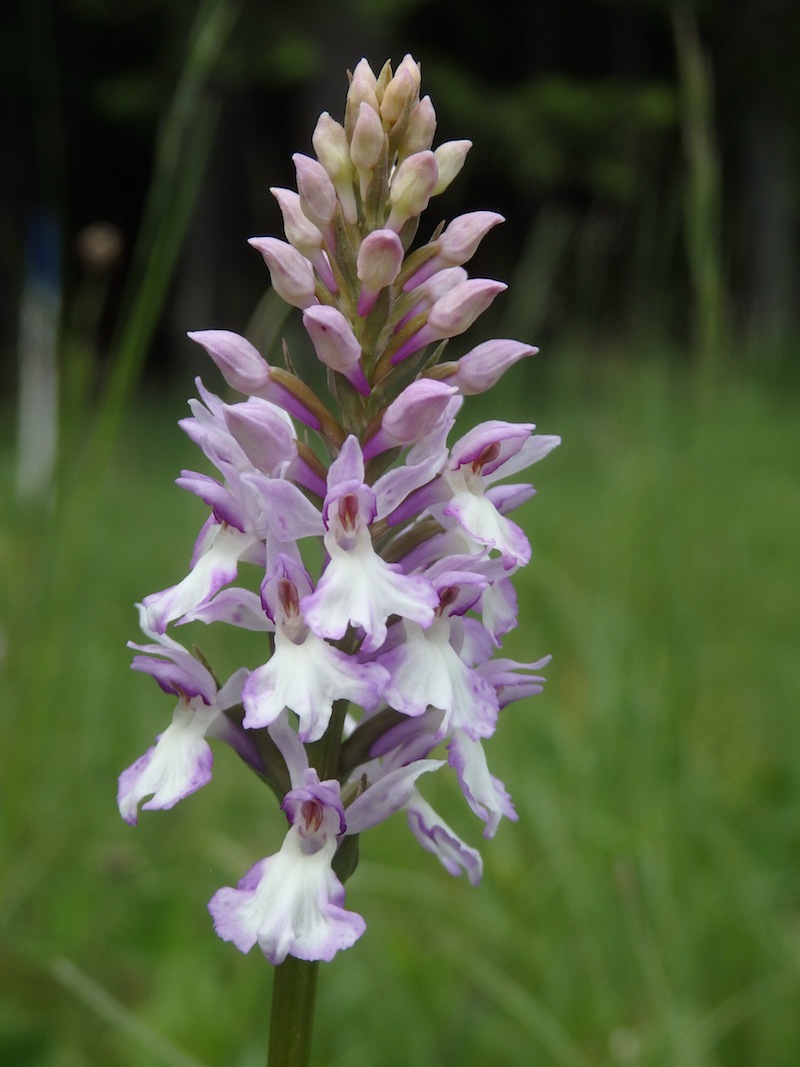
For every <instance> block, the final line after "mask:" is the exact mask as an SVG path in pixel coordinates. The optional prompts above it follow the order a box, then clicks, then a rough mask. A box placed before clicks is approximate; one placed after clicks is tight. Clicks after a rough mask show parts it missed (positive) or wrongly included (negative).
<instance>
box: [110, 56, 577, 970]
mask: <svg viewBox="0 0 800 1067" xmlns="http://www.w3.org/2000/svg"><path fill="white" fill-rule="evenodd" d="M435 130H436V115H435V112H434V109H433V105H432V104H431V101H430V99H429V98H428V97H427V96H425V97H422V98H420V68H419V65H418V64H417V63H416V62H415V61H414V60H413V59H412V58H411V57H410V56H406V57H405V58H404V59H403V61H402V62H401V64H400V65H399V66H398V68H397V70H396V71H394V72H393V71H392V68H391V66H390V64H388V63H387V64H386V65H385V66H384V67H383V69H382V70H381V72H380V73H379V74H378V75H376V74H375V73H374V72H373V70H372V69H371V68H370V66H369V64H368V63H367V62H366V60H361V62H360V63H359V64H358V65H357V66H356V68H355V70H354V71H353V74H352V77H351V80H350V86H349V90H348V93H347V102H346V107H345V114H344V121H343V123H339V122H337V121H336V120H335V119H333V118H332V117H331V116H330V115H329V114H327V113H325V114H323V115H321V116H320V119H319V121H318V122H317V125H316V129H315V130H314V134H313V138H312V143H313V147H314V152H315V155H316V158H312V157H310V156H305V155H301V154H297V155H295V156H294V164H295V168H296V176H297V190H296V191H294V190H287V189H273V190H272V192H273V193H274V195H275V198H276V200H277V202H278V205H279V208H280V211H281V214H282V216H283V222H284V232H285V237H286V240H285V241H282V240H279V239H277V238H274V237H255V238H252V239H251V241H250V243H251V244H252V245H253V247H254V248H256V249H257V250H258V251H259V252H260V253H261V254H262V256H263V258H264V260H265V262H266V264H267V267H268V269H269V273H270V277H271V280H272V286H273V288H274V290H275V291H276V293H278V295H279V296H280V297H281V298H282V299H283V300H285V301H286V302H287V303H289V304H290V305H292V306H293V307H295V308H298V309H300V310H301V311H302V323H303V326H304V328H305V331H306V333H307V335H308V343H309V349H310V350H311V349H313V351H314V353H316V356H317V358H318V359H319V360H320V362H321V363H322V364H324V366H325V367H326V369H327V375H328V382H329V388H330V396H329V397H325V398H323V397H320V396H318V395H317V394H316V393H315V392H314V391H313V390H312V389H311V388H310V387H309V386H308V384H307V383H306V382H304V381H302V380H301V379H300V378H299V377H298V376H297V375H296V374H294V373H293V372H292V371H291V370H290V369H287V368H285V367H279V366H275V365H274V364H273V363H268V362H267V361H266V360H265V359H264V358H263V357H262V355H261V354H260V353H259V352H258V351H257V350H256V349H255V348H254V347H253V345H251V344H250V343H249V342H248V341H247V340H245V338H243V337H240V336H239V335H237V334H234V333H230V332H228V331H225V330H205V331H201V332H198V333H192V334H190V337H192V338H193V340H195V341H197V342H198V343H199V344H200V345H202V346H203V347H204V348H205V350H206V351H207V353H208V354H209V355H210V357H211V358H212V360H213V361H214V363H215V364H216V366H217V367H218V368H219V370H220V371H221V373H222V376H223V378H224V379H225V381H226V382H227V384H228V385H229V386H230V388H231V389H232V390H234V391H235V392H237V393H239V394H242V395H243V397H244V399H240V400H237V401H234V402H227V401H224V400H223V399H221V398H220V397H218V396H216V395H214V394H213V393H211V392H209V391H208V390H207V389H206V388H205V387H204V386H203V384H202V382H201V381H200V379H198V380H197V386H198V390H199V399H197V400H193V401H191V402H190V407H191V417H189V418H187V419H185V420H183V422H182V426H183V429H184V430H185V431H186V433H187V434H188V435H189V437H190V438H191V439H192V441H194V442H195V443H196V444H197V445H198V447H199V448H200V449H201V450H202V452H203V453H204V454H205V456H206V458H207V459H208V460H209V461H210V463H211V464H212V465H213V467H214V468H215V469H216V472H217V474H216V476H215V477H212V476H210V475H208V474H203V473H199V472H196V471H183V472H182V474H181V476H180V478H179V479H178V484H179V485H180V486H181V487H182V488H184V489H187V490H188V491H189V492H191V493H194V494H195V495H196V496H198V497H199V498H200V499H201V500H203V501H204V502H205V504H206V505H207V506H208V508H209V517H208V519H207V521H206V522H205V524H204V525H203V527H202V529H201V531H200V533H199V536H198V538H197V542H196V544H195V549H194V553H193V556H192V561H191V566H190V569H189V573H188V574H187V575H186V576H185V577H184V578H183V579H182V580H181V581H180V582H178V584H177V585H174V586H171V587H170V588H168V589H165V590H163V591H162V592H159V593H155V594H153V595H151V596H148V597H146V598H145V599H144V601H143V603H142V604H141V605H140V607H139V610H140V624H141V628H142V630H143V632H144V633H145V635H146V637H147V643H146V644H143V645H132V646H131V647H133V648H134V649H136V652H137V654H136V656H135V657H134V660H133V667H134V669H135V670H139V671H144V672H145V673H148V674H151V675H152V676H153V677H154V679H155V680H156V682H157V683H158V684H159V685H160V687H161V688H162V689H163V690H164V691H165V692H167V693H170V694H172V695H173V697H175V698H176V700H177V703H176V706H175V709H174V713H173V718H172V722H171V723H170V725H169V726H168V727H167V729H166V730H165V731H164V732H163V733H162V734H160V736H159V737H158V738H157V740H156V743H155V744H154V745H153V747H152V748H150V749H149V750H148V751H147V752H146V753H145V755H144V756H142V757H141V758H140V759H138V760H137V761H136V762H135V763H134V764H133V765H132V766H131V767H129V768H128V769H127V770H126V771H124V772H123V774H122V775H121V776H120V781H119V794H118V802H119V807H120V811H121V813H122V816H123V818H125V819H126V820H127V821H128V822H129V823H132V824H134V823H135V822H136V821H137V818H138V810H139V806H140V804H142V802H144V803H143V804H142V806H143V807H144V808H146V809H153V808H162V809H163V808H170V807H172V806H173V805H174V804H175V803H176V802H177V801H179V800H181V799H182V798H184V797H186V796H188V795H189V794H191V793H193V792H194V791H195V790H197V789H199V788H200V787H201V786H203V785H205V784H206V783H207V782H208V781H209V780H210V778H211V771H212V754H211V748H210V744H209V742H210V741H212V740H215V741H222V742H225V743H226V744H227V745H229V746H230V747H232V748H233V749H234V750H235V752H236V753H237V754H238V755H239V756H240V757H241V759H242V760H243V761H244V763H245V764H247V765H248V766H249V767H250V768H251V769H252V770H253V771H254V772H255V773H256V774H257V775H258V776H259V777H260V778H262V779H263V781H264V782H265V783H266V784H267V785H269V786H270V787H271V789H272V790H273V791H274V792H275V794H276V795H277V797H278V799H279V801H280V805H281V808H282V810H283V812H284V814H285V815H286V819H287V822H288V830H287V834H286V838H285V840H284V844H283V846H282V848H281V850H280V851H279V852H278V853H277V854H275V855H273V856H270V857H268V858H267V859H264V860H261V861H259V862H258V863H256V864H255V866H254V867H252V868H251V870H250V871H249V872H247V874H245V876H244V877H243V878H242V880H241V881H240V882H239V884H238V886H236V887H226V888H224V889H221V890H219V892H218V893H216V894H215V896H214V897H213V899H212V901H211V903H210V905H209V909H210V911H211V914H212V917H213V920H214V925H215V928H216V930H217V932H218V934H219V935H220V936H221V937H223V938H224V939H226V940H229V941H232V942H233V943H234V944H235V945H236V946H237V947H238V948H240V949H241V950H242V951H247V950H249V949H250V948H251V947H252V946H253V945H254V944H256V943H257V944H258V945H259V947H260V948H261V950H262V951H263V953H264V954H265V955H266V956H267V958H268V959H270V960H271V961H272V962H273V963H280V962H281V961H282V960H283V959H284V958H285V957H286V956H287V955H288V954H291V955H294V956H296V957H298V958H300V959H308V960H317V959H325V960H327V959H331V958H332V956H333V955H335V953H336V952H337V951H338V950H339V949H342V948H346V947H348V946H349V945H351V944H353V942H354V941H355V940H356V939H357V938H358V937H359V936H360V935H361V933H362V932H363V930H364V926H365V924H364V920H363V919H362V917H361V916H360V915H357V914H356V913H354V912H351V911H348V910H346V909H345V907H344V887H343V882H344V881H345V879H346V878H347V877H348V876H349V875H350V874H351V873H352V870H353V869H354V867H355V865H356V863H357V847H356V846H357V841H358V837H359V835H360V834H361V833H362V832H363V831H365V830H368V829H371V828H372V827H373V826H376V825H377V824H378V823H380V822H382V821H384V820H385V819H386V818H388V817H389V816H390V815H392V814H394V813H395V812H398V811H405V813H406V815H407V818H408V822H409V826H410V828H411V830H412V832H413V833H414V835H415V836H416V837H417V839H418V840H419V842H420V843H421V844H422V846H423V847H424V848H425V849H426V850H428V851H429V852H431V853H433V854H434V855H435V856H436V857H438V859H439V860H440V861H441V863H442V864H443V866H444V867H445V868H446V869H447V870H448V871H450V872H451V873H453V874H459V873H461V872H464V873H466V875H467V877H468V879H469V880H470V881H471V882H473V883H475V882H477V881H478V880H479V878H480V875H481V858H480V854H479V853H478V852H477V851H476V850H475V849H474V848H472V847H471V846H470V845H468V844H466V843H465V842H464V841H462V840H461V838H460V837H459V836H458V834H457V833H456V832H455V831H454V830H453V829H452V828H451V827H450V826H448V825H447V824H446V823H445V821H444V820H443V819H442V818H441V817H440V816H439V815H437V813H436V812H435V811H434V810H433V809H432V808H431V806H430V805H429V804H428V803H427V802H426V801H425V800H424V799H423V796H422V794H421V792H420V790H419V789H418V779H420V778H421V777H422V776H424V775H426V774H428V773H430V772H432V771H434V770H437V769H438V768H440V767H442V766H444V765H445V764H447V765H449V766H450V768H451V769H452V770H453V771H455V775H456V778H457V780H458V783H459V785H460V787H461V790H462V792H463V794H464V797H465V799H466V801H467V804H468V805H469V807H470V808H471V809H472V811H473V812H474V813H475V814H476V815H477V816H478V818H479V819H480V820H482V822H483V823H484V836H486V837H491V836H492V835H493V834H494V833H495V831H496V829H497V826H498V824H499V822H500V820H501V818H502V817H503V816H506V817H508V818H510V819H515V818H516V814H515V811H514V808H513V805H512V802H511V800H510V798H509V796H508V794H507V792H506V791H505V789H504V787H503V784H502V783H501V782H500V781H499V780H498V779H497V778H495V777H493V776H492V775H491V774H490V772H489V770H488V766H487V763H486V756H485V753H484V748H483V744H484V741H485V740H486V739H487V738H489V737H491V735H492V734H493V733H494V731H495V729H496V726H497V723H498V718H499V715H500V712H501V711H502V709H503V708H505V707H506V705H508V704H509V703H511V702H512V701H514V700H517V699H519V698H521V697H525V696H529V695H531V694H533V693H537V692H539V691H540V690H541V686H542V683H543V678H542V676H541V674H540V673H539V672H540V670H541V668H542V667H543V666H544V665H545V663H546V662H547V658H548V657H544V658H540V659H537V660H535V661H533V662H527V663H517V662H515V661H512V660H509V659H506V658H498V657H497V656H496V655H495V653H496V652H497V650H498V648H499V647H500V644H501V641H502V639H503V637H504V635H505V634H507V633H508V632H509V631H510V630H511V629H512V628H513V627H514V626H515V625H516V620H517V606H516V598H515V594H514V590H513V586H512V582H511V578H512V576H513V574H514V572H515V570H516V569H517V568H518V567H521V566H523V565H525V564H526V563H527V562H528V560H529V558H530V545H529V543H528V540H527V538H526V536H525V534H524V533H523V531H522V529H521V528H520V527H519V526H517V525H516V524H515V523H514V522H513V521H512V520H511V519H510V518H509V517H508V515H509V513H510V512H511V511H512V510H513V509H515V508H516V507H518V506H519V505H520V504H522V503H523V502H524V501H525V500H527V499H528V498H529V497H530V496H531V495H532V494H533V487H532V486H531V485H529V484H527V483H518V482H511V483H509V482H508V481H507V479H508V478H511V477H513V476H514V475H516V474H517V473H518V472H520V471H522V470H524V469H525V468H527V467H529V466H530V465H531V464H533V463H535V462H537V461H538V460H539V459H541V458H543V457H544V456H545V455H546V454H547V453H548V452H549V451H550V450H551V449H552V448H554V447H555V446H556V445H557V444H558V443H559V439H558V438H557V437H553V436H548V435H540V434H535V433H534V432H533V431H534V426H533V425H532V424H530V423H525V424H514V423H508V422H503V421H500V420H492V421H488V422H484V423H481V424H479V425H478V426H476V427H475V428H474V429H472V430H470V431H469V432H468V433H466V434H464V435H463V436H461V437H460V438H457V439H456V440H455V441H454V442H453V443H451V444H448V438H449V435H450V431H451V430H452V428H453V426H454V423H455V421H456V416H457V414H458V412H459V410H460V408H461V406H462V404H463V398H464V396H468V395H473V394H476V393H481V392H484V391H485V390H487V389H489V388H490V387H491V386H492V385H494V384H495V382H496V381H497V380H498V379H499V378H500V376H501V375H502V374H503V373H504V372H505V371H506V370H507V369H508V368H509V367H511V366H512V365H513V364H515V363H516V362H517V361H518V360H520V359H522V358H524V357H526V356H529V355H531V354H533V353H534V352H535V351H536V349H535V348H533V347H531V346H529V345H526V344H524V343H522V342H519V341H513V340H492V341H486V342H484V343H482V344H479V345H477V346H476V347H474V348H473V349H472V350H471V351H468V352H467V353H466V354H465V355H463V356H461V358H460V359H457V360H454V361H452V362H440V356H441V353H442V350H443V348H444V344H442V342H448V341H449V340H450V339H451V338H454V337H456V336H458V335H460V334H462V333H464V332H465V331H466V330H467V329H468V328H469V327H470V326H471V325H472V323H473V322H474V321H475V319H476V318H477V317H478V316H479V315H480V314H481V313H482V312H483V311H484V310H486V308H488V306H489V305H490V304H491V303H492V301H493V300H494V299H495V297H497V296H498V294H499V293H501V292H502V291H503V290H504V289H505V288H506V286H505V285H504V284H503V283H501V282H496V281H492V280H489V279H483V278H469V277H468V275H467V272H466V270H465V268H464V264H465V263H467V262H468V261H469V260H470V259H471V257H472V256H473V255H474V253H475V251H476V249H477V247H478V245H479V243H480V241H481V240H482V239H483V237H484V236H485V235H486V234H487V233H488V232H489V231H490V230H491V229H492V228H493V227H494V226H496V225H497V224H498V223H500V222H502V221H503V220H502V218H501V216H499V215H497V214H496V213H495V212H491V211H475V212H471V213H469V214H466V215H461V216H459V217H458V218H455V219H453V220H452V221H451V222H450V223H449V224H448V225H447V226H445V227H444V228H442V227H440V228H439V230H437V231H435V232H434V235H433V237H432V239H431V240H430V241H428V242H427V243H424V244H420V245H418V246H417V247H416V248H414V249H413V250H412V243H413V242H414V239H415V237H416V234H417V229H418V225H419V216H420V214H421V213H422V212H423V211H424V210H425V208H426V207H427V206H428V204H429V201H430V200H431V198H432V197H435V196H438V195H439V194H440V193H441V192H442V191H443V190H444V189H446V188H447V186H448V185H449V184H450V182H451V181H452V180H453V179H454V178H455V176H456V175H457V174H458V172H459V170H460V169H461V167H462V165H463V163H464V159H465V157H466V153H467V151H468V149H469V147H470V143H469V142H468V141H451V142H446V143H444V144H441V145H439V146H438V147H437V148H435V149H434V148H432V145H433V140H434V135H435ZM432 345H433V346H435V347H434V349H433V350H432V351H431V346H432ZM298 427H299V428H300V429H301V431H302V432H300V433H299V432H298ZM312 434H315V435H317V437H318V440H319V445H318V447H316V448H312V447H311V446H310V445H309V443H308V441H309V436H310V435H312ZM320 558H321V559H322V563H321V565H320V564H319V562H316V563H315V562H314V561H318V560H319V559H320ZM248 569H249V573H250V574H251V575H255V583H253V582H250V585H249V586H248V584H247V583H246V582H245V583H244V584H241V585H240V584H237V579H238V578H239V575H240V572H241V573H242V578H243V579H244V575H245V572H246V571H247V570H248ZM254 584H255V586H257V588H258V592H256V591H254V588H253V585H254ZM189 622H199V623H204V624H209V625H210V624H220V623H221V624H227V625H228V626H233V627H239V628H241V629H246V630H251V631H255V632H257V633H261V634H263V648H264V658H263V662H261V663H256V664H251V665H249V666H246V667H241V668H240V669H239V670H237V671H236V672H234V674H233V675H232V676H231V677H230V678H228V679H227V680H225V681H224V682H220V680H218V679H217V677H216V676H215V675H214V673H213V671H212V669H211V667H210V666H209V664H208V663H207V661H206V660H205V658H203V657H202V656H201V655H200V654H199V653H198V652H196V651H195V652H189V651H188V650H187V649H186V648H185V647H184V646H183V645H182V644H181V643H180V642H179V641H178V640H177V639H176V638H175V636H174V629H173V627H178V626H180V625H182V624H185V623H189Z"/></svg>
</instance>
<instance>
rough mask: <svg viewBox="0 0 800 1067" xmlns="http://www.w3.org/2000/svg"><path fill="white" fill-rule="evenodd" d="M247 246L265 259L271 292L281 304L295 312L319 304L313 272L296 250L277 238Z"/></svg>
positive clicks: (260, 239)
mask: <svg viewBox="0 0 800 1067" xmlns="http://www.w3.org/2000/svg"><path fill="white" fill-rule="evenodd" d="M247 243H248V244H250V245H252V246H253V248H255V249H257V251H259V252H260V253H261V255H262V256H263V257H264V261H265V262H266V264H267V266H268V267H269V276H270V280H271V282H272V288H273V289H274V290H275V292H276V293H277V294H278V296H279V297H280V298H281V299H282V300H285V301H286V303H287V304H291V305H292V306H293V307H296V308H307V307H309V306H310V305H311V304H316V303H317V298H316V295H315V288H316V286H315V282H314V271H313V270H312V268H311V264H310V263H309V262H308V260H307V259H306V258H305V256H302V255H301V254H300V253H299V252H298V251H297V249H296V248H292V246H291V245H289V244H286V242H285V241H279V240H278V238H277V237H251V238H250V239H249V241H248V242H247Z"/></svg>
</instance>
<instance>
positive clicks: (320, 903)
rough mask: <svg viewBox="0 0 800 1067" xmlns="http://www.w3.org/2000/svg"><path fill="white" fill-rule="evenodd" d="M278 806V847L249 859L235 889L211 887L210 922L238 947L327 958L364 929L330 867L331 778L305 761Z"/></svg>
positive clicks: (335, 801)
mask: <svg viewBox="0 0 800 1067" xmlns="http://www.w3.org/2000/svg"><path fill="white" fill-rule="evenodd" d="M281 807H282V809H283V811H284V813H285V814H286V817H287V819H288V820H289V831H288V833H287V834H286V837H285V838H284V842H283V845H282V847H281V850H280V852H278V853H277V854H276V855H275V856H270V857H268V858H267V859H263V860H260V861H259V862H258V863H256V864H255V866H253V867H251V868H250V870H249V871H248V872H247V874H246V875H245V876H244V878H242V880H241V881H240V882H239V884H238V885H237V887H236V888H235V889H231V888H228V887H226V888H224V889H220V890H219V891H218V892H217V893H215V894H214V896H213V897H212V898H211V901H210V903H209V905H208V909H209V911H210V912H211V915H212V918H213V920H214V928H215V930H216V931H217V933H218V934H219V936H220V937H221V938H222V939H223V941H232V942H233V943H234V944H235V945H236V947H237V948H238V949H239V950H240V951H241V952H248V951H249V950H250V949H251V948H252V947H253V945H255V944H258V947H259V948H260V949H261V951H262V952H263V953H264V955H265V956H266V957H267V959H268V960H269V961H270V962H271V963H275V964H278V963H282V962H283V961H284V960H285V959H286V957H287V956H288V955H289V953H291V954H292V955H293V956H295V957H297V959H301V960H331V959H333V957H334V956H335V955H336V953H337V952H338V951H339V950H340V949H343V948H349V947H350V946H351V945H352V944H353V943H354V942H355V941H357V940H358V938H359V937H361V935H362V934H363V932H364V930H365V929H366V923H365V922H364V920H363V919H362V917H361V916H360V915H357V914H356V913H355V912H351V911H346V910H345V909H344V908H343V907H342V905H343V903H344V886H343V885H342V883H341V882H340V881H339V879H338V878H337V877H336V875H335V874H334V873H333V869H332V868H331V861H332V860H333V856H334V853H335V852H336V847H337V839H338V838H339V837H340V835H342V834H343V833H344V830H345V827H346V823H345V816H344V809H343V807H342V802H341V799H340V795H339V783H338V782H337V781H325V782H320V780H319V776H318V774H317V772H316V771H315V770H313V769H309V770H308V771H306V774H305V781H304V783H303V785H302V786H299V787H297V788H294V789H292V790H291V791H290V792H288V793H287V794H286V796H285V797H284V800H283V803H282V804H281Z"/></svg>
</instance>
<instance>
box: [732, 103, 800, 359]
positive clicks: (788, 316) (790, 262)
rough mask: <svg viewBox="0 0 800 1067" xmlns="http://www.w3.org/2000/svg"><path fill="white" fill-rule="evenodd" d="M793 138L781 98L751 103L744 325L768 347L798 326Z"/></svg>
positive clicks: (746, 127) (745, 145)
mask: <svg viewBox="0 0 800 1067" xmlns="http://www.w3.org/2000/svg"><path fill="white" fill-rule="evenodd" d="M791 137H792V130H791V127H790V124H789V121H788V119H787V116H786V114H785V113H784V112H783V109H782V107H781V105H780V101H778V100H776V99H774V98H771V96H768V95H767V94H764V95H762V96H760V97H756V98H754V99H753V100H752V101H751V103H750V106H749V108H748V109H747V111H746V112H745V113H744V114H743V116H742V120H741V143H742V156H743V168H742V169H743V175H742V176H743V188H742V201H743V204H742V208H743V215H744V219H745V225H746V228H747V239H746V247H747V254H746V256H745V268H746V275H745V283H744V284H745V328H746V332H747V334H748V335H749V336H750V338H751V339H752V340H754V341H756V342H757V343H758V344H759V345H760V346H761V347H765V348H767V349H768V350H769V349H779V348H781V347H782V346H783V345H784V344H785V343H786V341H787V339H788V336H789V334H790V332H791V330H792V329H793V328H796V327H797V325H798V323H797V304H798V301H797V281H798V279H797V232H796V223H795V220H794V217H793V196H792V180H793V177H794V175H793V171H792V144H791Z"/></svg>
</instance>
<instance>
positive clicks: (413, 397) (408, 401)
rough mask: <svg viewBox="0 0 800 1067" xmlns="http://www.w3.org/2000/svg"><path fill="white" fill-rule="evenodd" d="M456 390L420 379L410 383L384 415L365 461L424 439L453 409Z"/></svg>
mask: <svg viewBox="0 0 800 1067" xmlns="http://www.w3.org/2000/svg"><path fill="white" fill-rule="evenodd" d="M456 393H457V390H456V388H455V387H454V386H452V385H451V384H450V383H449V382H446V383H445V382H435V381H433V380H432V379H430V378H420V379H418V380H417V381H414V382H411V384H410V385H407V386H406V388H405V389H404V390H403V391H402V393H400V395H399V396H398V397H396V398H395V399H394V400H393V401H392V403H391V404H390V405H389V406H388V407H387V409H386V411H385V412H384V413H383V419H382V420H381V428H380V430H378V432H377V433H376V434H375V436H374V437H372V438H370V440H369V441H368V442H367V444H366V446H365V447H364V459H371V458H372V457H373V456H377V455H379V454H380V453H381V452H385V451H386V449H387V448H401V447H405V446H406V445H411V444H414V443H415V442H417V441H420V440H422V438H423V437H425V436H426V435H427V434H429V433H431V431H432V430H434V429H435V428H436V426H437V424H438V423H439V421H440V419H441V418H442V417H443V416H444V415H445V412H446V411H447V410H448V408H449V406H450V402H451V400H452V399H453V397H454V396H455V395H456Z"/></svg>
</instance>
